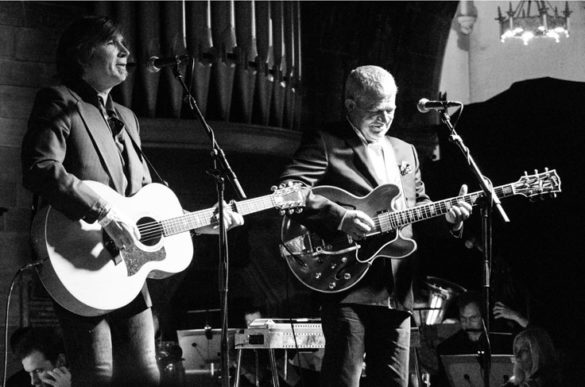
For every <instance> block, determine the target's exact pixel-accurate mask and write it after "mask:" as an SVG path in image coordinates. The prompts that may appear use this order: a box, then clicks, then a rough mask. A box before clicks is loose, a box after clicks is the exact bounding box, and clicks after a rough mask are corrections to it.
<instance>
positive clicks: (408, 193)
mask: <svg viewBox="0 0 585 387" xmlns="http://www.w3.org/2000/svg"><path fill="white" fill-rule="evenodd" d="M388 140H389V141H390V144H391V145H392V148H393V149H394V154H395V155H396V163H397V164H398V166H400V165H403V164H404V165H409V166H410V167H411V168H412V169H413V171H414V169H415V168H416V167H417V166H416V165H414V164H415V160H414V159H413V157H412V151H411V149H410V147H409V146H404V145H400V144H399V142H398V141H393V137H389V138H388ZM398 170H399V171H398V172H399V173H400V182H401V183H402V187H403V190H404V191H405V192H404V194H405V197H406V198H411V197H413V195H414V192H413V187H414V182H413V181H412V179H413V178H414V173H413V171H410V172H409V173H403V171H402V170H400V167H398Z"/></svg>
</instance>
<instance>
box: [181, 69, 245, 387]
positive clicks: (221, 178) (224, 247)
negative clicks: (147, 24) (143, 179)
mask: <svg viewBox="0 0 585 387" xmlns="http://www.w3.org/2000/svg"><path fill="white" fill-rule="evenodd" d="M180 63H181V61H180V60H179V59H177V62H176V63H175V65H174V66H173V75H174V76H175V78H176V79H177V80H178V81H179V83H180V84H181V86H182V87H183V91H184V92H185V98H186V100H187V102H188V103H189V108H190V110H191V113H192V114H193V117H194V118H196V119H198V120H199V122H200V123H201V125H202V126H203V129H205V132H206V133H207V135H208V136H209V139H210V141H211V147H212V150H211V158H212V160H213V170H211V171H207V173H208V174H210V175H211V176H213V177H214V178H215V181H216V185H217V211H218V212H217V213H218V220H219V268H218V278H219V285H218V287H219V293H220V303H221V377H222V386H223V387H229V385H230V374H229V364H230V361H229V348H228V289H229V286H228V283H229V253H228V239H227V230H226V227H225V222H224V219H223V210H224V192H225V180H226V179H227V180H228V181H229V182H230V183H231V186H232V188H233V189H234V191H235V192H236V196H237V197H238V199H239V200H241V199H246V194H245V193H244V190H243V189H242V186H241V185H240V182H239V180H238V178H237V176H236V174H235V173H234V171H233V170H232V168H231V167H230V165H229V163H228V161H227V159H226V157H225V153H224V152H223V149H221V147H220V146H219V144H218V143H217V141H216V140H215V133H214V132H213V129H211V127H210V126H209V125H208V124H207V121H206V120H205V117H203V114H202V113H201V110H200V109H199V106H198V105H197V102H196V101H195V98H194V97H193V95H192V94H191V91H190V90H189V87H187V84H186V83H185V78H184V76H183V74H181V71H180V69H179V65H180Z"/></svg>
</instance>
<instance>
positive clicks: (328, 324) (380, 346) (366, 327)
mask: <svg viewBox="0 0 585 387" xmlns="http://www.w3.org/2000/svg"><path fill="white" fill-rule="evenodd" d="M321 323H322V326H323V334H324V335H325V343H326V344H325V354H324V357H323V364H322V369H321V386H322V387H358V386H360V385H361V386H362V387H363V386H372V387H374V386H375V387H379V386H384V387H391V386H392V387H393V386H396V387H407V386H408V362H409V349H410V314H409V313H408V312H403V311H397V310H393V309H389V308H385V307H381V306H373V305H357V304H327V305H324V306H323V307H322V309H321ZM364 355H365V365H366V377H365V379H364V380H363V381H362V379H363V378H362V372H363V365H364ZM360 382H361V384H360Z"/></svg>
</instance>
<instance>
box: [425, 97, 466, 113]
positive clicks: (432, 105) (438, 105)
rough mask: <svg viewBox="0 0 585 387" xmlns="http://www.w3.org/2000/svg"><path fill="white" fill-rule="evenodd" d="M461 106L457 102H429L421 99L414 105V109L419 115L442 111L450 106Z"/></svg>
mask: <svg viewBox="0 0 585 387" xmlns="http://www.w3.org/2000/svg"><path fill="white" fill-rule="evenodd" d="M461 105H463V104H462V103H461V102H458V101H429V100H428V99H426V98H421V99H420V101H418V103H417V104H416V108H417V109H418V111H419V112H421V113H428V112H430V111H431V110H442V109H446V108H448V107H452V106H461Z"/></svg>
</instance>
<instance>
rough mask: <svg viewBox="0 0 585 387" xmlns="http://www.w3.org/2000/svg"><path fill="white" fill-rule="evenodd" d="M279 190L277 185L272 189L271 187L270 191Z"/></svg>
mask: <svg viewBox="0 0 585 387" xmlns="http://www.w3.org/2000/svg"><path fill="white" fill-rule="evenodd" d="M277 189H278V187H277V186H275V185H273V186H272V187H270V190H271V191H272V192H274V191H276V190H277Z"/></svg>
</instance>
